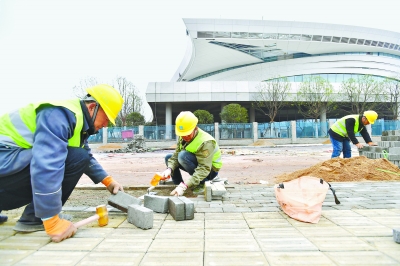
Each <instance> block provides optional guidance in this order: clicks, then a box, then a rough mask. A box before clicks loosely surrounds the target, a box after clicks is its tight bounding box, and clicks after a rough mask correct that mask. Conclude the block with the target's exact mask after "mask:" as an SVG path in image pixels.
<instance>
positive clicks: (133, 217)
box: [128, 204, 153, 229]
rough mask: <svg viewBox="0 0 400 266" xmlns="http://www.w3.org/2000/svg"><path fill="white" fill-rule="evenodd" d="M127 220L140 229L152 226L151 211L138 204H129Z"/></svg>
mask: <svg viewBox="0 0 400 266" xmlns="http://www.w3.org/2000/svg"><path fill="white" fill-rule="evenodd" d="M128 222H130V223H131V224H133V225H135V226H137V227H139V228H142V229H150V228H152V227H153V211H152V210H150V209H148V208H146V207H143V206H140V205H136V204H132V205H129V206H128Z"/></svg>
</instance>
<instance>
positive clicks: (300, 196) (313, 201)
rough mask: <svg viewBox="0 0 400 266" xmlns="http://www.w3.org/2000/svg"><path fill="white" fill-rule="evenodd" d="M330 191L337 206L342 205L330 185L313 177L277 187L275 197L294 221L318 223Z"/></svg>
mask: <svg viewBox="0 0 400 266" xmlns="http://www.w3.org/2000/svg"><path fill="white" fill-rule="evenodd" d="M328 189H331V190H332V192H333V194H334V196H335V202H336V204H340V202H339V200H337V198H336V195H335V191H334V190H333V189H332V187H331V186H330V184H329V183H328V182H325V181H324V180H323V179H321V178H317V177H312V176H302V177H299V178H296V179H294V180H291V181H288V182H283V183H281V184H278V185H276V186H275V196H276V200H277V201H278V203H279V205H280V206H281V208H282V210H283V211H284V212H285V213H286V214H287V215H289V216H290V217H292V218H293V219H296V220H299V221H302V222H308V223H318V221H319V219H320V218H321V212H322V203H323V202H324V200H325V196H326V193H327V191H328Z"/></svg>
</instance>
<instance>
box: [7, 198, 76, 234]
mask: <svg viewBox="0 0 400 266" xmlns="http://www.w3.org/2000/svg"><path fill="white" fill-rule="evenodd" d="M59 217H60V219H64V220H68V221H71V220H72V216H71V215H68V214H62V213H60V214H59ZM13 229H14V231H18V232H36V231H44V226H43V222H42V219H40V218H38V217H36V216H35V210H34V207H33V204H32V203H30V204H28V205H27V206H26V207H25V210H24V212H23V213H22V215H21V217H20V218H19V220H18V221H17V223H16V224H15V226H14V228H13Z"/></svg>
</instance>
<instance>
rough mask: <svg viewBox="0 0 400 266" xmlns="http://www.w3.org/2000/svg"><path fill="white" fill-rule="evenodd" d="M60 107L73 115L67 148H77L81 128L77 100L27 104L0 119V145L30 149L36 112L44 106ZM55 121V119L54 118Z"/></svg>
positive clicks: (34, 129)
mask: <svg viewBox="0 0 400 266" xmlns="http://www.w3.org/2000/svg"><path fill="white" fill-rule="evenodd" d="M44 104H50V105H53V106H62V107H65V108H67V109H68V110H70V111H71V112H73V113H74V114H75V118H76V126H75V129H74V134H73V135H72V137H71V138H70V139H69V140H68V146H71V147H79V146H80V144H81V131H82V128H83V112H82V108H81V104H80V100H79V99H73V100H65V101H54V102H53V101H52V102H42V103H35V104H29V105H27V106H25V107H23V108H20V109H19V110H16V111H14V112H11V113H9V114H5V115H3V116H1V117H0V143H4V144H8V145H12V146H19V147H21V148H25V149H30V148H32V145H33V136H34V134H35V131H36V110H37V109H38V108H39V107H40V106H42V105H44ZM55 119H56V118H55Z"/></svg>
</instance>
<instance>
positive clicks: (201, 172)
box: [161, 111, 222, 196]
mask: <svg viewBox="0 0 400 266" xmlns="http://www.w3.org/2000/svg"><path fill="white" fill-rule="evenodd" d="M197 122H198V119H197V117H196V116H195V115H194V114H193V113H192V112H189V111H186V112H181V113H180V114H179V115H178V116H177V117H176V121H175V134H176V135H178V136H179V139H178V143H177V145H176V150H175V152H174V153H173V154H168V155H167V156H166V157H165V163H166V165H167V169H166V170H165V171H164V172H163V173H162V174H161V175H162V176H163V177H164V178H166V177H169V176H171V177H172V181H173V182H174V184H175V185H178V186H177V187H176V188H175V189H174V190H173V191H172V192H171V195H172V196H182V195H183V193H184V192H185V190H186V189H187V188H188V187H190V188H191V189H193V192H194V193H197V194H198V193H202V192H204V182H205V181H207V180H216V178H217V175H218V172H219V170H220V169H221V167H222V160H221V150H220V149H219V147H218V144H217V142H216V141H215V139H214V138H213V137H212V136H211V135H210V134H208V133H207V132H204V131H203V130H201V129H200V128H198V127H197ZM180 170H183V171H186V172H187V173H189V174H190V178H189V179H188V180H186V181H184V180H183V179H182V175H181V172H180Z"/></svg>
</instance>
